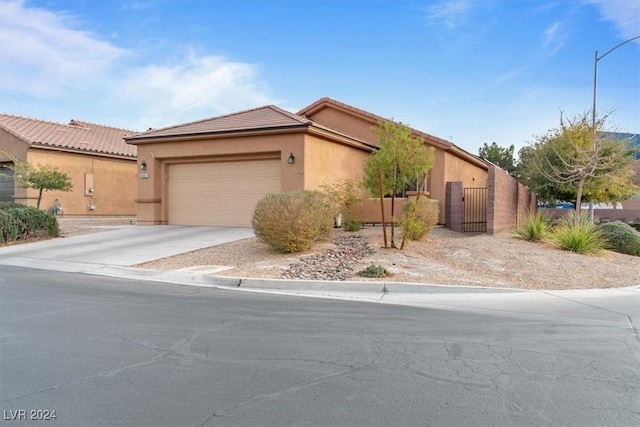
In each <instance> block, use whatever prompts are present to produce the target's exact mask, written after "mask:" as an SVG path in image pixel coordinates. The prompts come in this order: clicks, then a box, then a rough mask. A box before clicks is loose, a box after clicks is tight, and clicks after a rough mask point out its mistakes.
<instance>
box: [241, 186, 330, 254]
mask: <svg viewBox="0 0 640 427" xmlns="http://www.w3.org/2000/svg"><path fill="white" fill-rule="evenodd" d="M333 218H334V217H333V212H332V209H331V204H330V203H329V201H328V200H327V197H326V196H325V195H323V194H322V193H319V192H317V191H292V192H288V193H270V194H267V195H266V196H264V197H263V198H262V199H261V200H259V201H258V203H257V204H256V207H255V208H254V210H253V216H252V218H251V224H252V226H253V231H254V233H255V235H256V236H257V237H258V239H259V240H260V241H262V242H264V243H267V244H268V245H270V246H271V247H273V248H274V249H276V250H278V251H280V252H282V253H295V252H303V251H306V250H308V249H310V248H311V247H312V246H313V244H314V243H315V242H316V241H317V240H319V239H320V238H323V237H325V238H326V237H329V236H330V235H331V232H332V229H333Z"/></svg>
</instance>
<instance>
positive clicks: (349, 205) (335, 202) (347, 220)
mask: <svg viewBox="0 0 640 427" xmlns="http://www.w3.org/2000/svg"><path fill="white" fill-rule="evenodd" d="M321 189H322V192H323V193H324V194H325V195H326V196H327V198H328V200H329V201H330V203H331V206H332V209H333V211H334V215H336V216H337V215H342V223H343V224H344V229H345V230H346V231H358V230H360V228H361V227H362V221H359V220H358V219H357V218H356V217H355V216H354V215H353V207H354V206H355V205H357V204H358V203H360V202H362V201H363V200H364V199H365V198H366V197H367V194H366V190H365V189H364V187H363V185H362V182H361V180H357V179H347V180H344V181H340V182H337V183H334V184H333V185H323V186H321Z"/></svg>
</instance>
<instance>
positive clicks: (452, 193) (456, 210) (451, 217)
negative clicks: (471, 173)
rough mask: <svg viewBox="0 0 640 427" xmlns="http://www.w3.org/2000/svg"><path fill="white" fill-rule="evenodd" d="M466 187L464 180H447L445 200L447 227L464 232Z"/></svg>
mask: <svg viewBox="0 0 640 427" xmlns="http://www.w3.org/2000/svg"><path fill="white" fill-rule="evenodd" d="M463 192H464V187H463V186H462V182H447V184H446V195H445V197H446V202H445V209H446V212H445V223H446V226H447V228H449V229H451V230H453V231H457V232H458V233H462V231H463V230H462V220H463V215H464V202H463V197H464V194H463Z"/></svg>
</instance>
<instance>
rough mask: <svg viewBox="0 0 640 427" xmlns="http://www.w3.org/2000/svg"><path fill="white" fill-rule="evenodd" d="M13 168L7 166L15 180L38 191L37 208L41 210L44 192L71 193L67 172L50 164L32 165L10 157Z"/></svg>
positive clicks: (24, 186) (71, 186)
mask: <svg viewBox="0 0 640 427" xmlns="http://www.w3.org/2000/svg"><path fill="white" fill-rule="evenodd" d="M10 158H11V160H12V161H13V165H12V166H7V167H8V168H9V169H12V170H13V172H14V175H13V179H14V180H15V181H16V182H17V183H18V184H19V185H20V186H21V187H23V188H35V189H37V190H39V191H38V202H37V204H36V207H37V208H38V209H40V202H41V200H42V193H43V192H44V191H71V189H72V188H73V185H72V184H71V178H69V175H67V174H66V173H65V172H62V171H60V170H59V169H58V168H57V167H55V166H53V165H50V164H44V165H43V164H38V165H32V164H30V163H25V162H23V161H20V160H18V159H17V158H15V157H10Z"/></svg>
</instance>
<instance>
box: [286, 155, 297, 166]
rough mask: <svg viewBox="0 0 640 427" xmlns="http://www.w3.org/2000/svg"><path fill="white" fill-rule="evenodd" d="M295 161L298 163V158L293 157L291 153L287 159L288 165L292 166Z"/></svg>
mask: <svg viewBox="0 0 640 427" xmlns="http://www.w3.org/2000/svg"><path fill="white" fill-rule="evenodd" d="M295 161H296V157H295V156H294V155H293V153H289V158H288V159H287V163H289V164H290V165H292V164H293V162H295Z"/></svg>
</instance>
